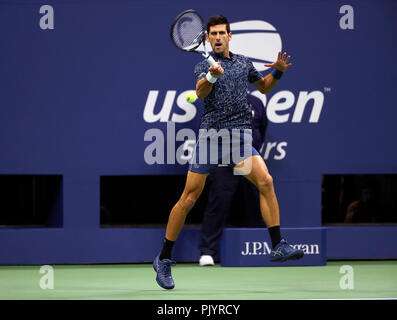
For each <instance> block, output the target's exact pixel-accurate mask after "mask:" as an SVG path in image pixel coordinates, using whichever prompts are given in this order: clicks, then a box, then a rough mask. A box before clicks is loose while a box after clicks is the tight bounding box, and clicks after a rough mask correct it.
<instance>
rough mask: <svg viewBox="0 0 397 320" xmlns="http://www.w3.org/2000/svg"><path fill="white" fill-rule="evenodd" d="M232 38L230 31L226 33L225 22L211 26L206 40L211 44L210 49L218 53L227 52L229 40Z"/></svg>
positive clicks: (225, 53) (224, 53) (226, 53)
mask: <svg viewBox="0 0 397 320" xmlns="http://www.w3.org/2000/svg"><path fill="white" fill-rule="evenodd" d="M231 39H232V33H231V32H229V33H227V29H226V24H218V25H216V26H211V27H210V30H209V34H208V35H207V41H208V42H209V43H210V44H211V47H212V51H213V52H215V53H217V54H220V55H228V54H229V41H230V40H231Z"/></svg>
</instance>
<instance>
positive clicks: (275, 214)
mask: <svg viewBox="0 0 397 320" xmlns="http://www.w3.org/2000/svg"><path fill="white" fill-rule="evenodd" d="M247 163H248V165H249V166H251V167H250V169H251V170H250V172H249V173H248V174H246V175H244V176H245V177H246V178H247V179H248V180H250V181H251V182H252V183H253V184H255V185H256V187H257V188H258V191H259V199H260V209H261V213H262V217H263V220H264V221H265V223H266V225H267V227H268V230H269V234H270V238H271V240H272V247H273V250H272V252H271V254H270V260H271V261H274V262H283V261H287V260H295V259H300V258H302V257H303V251H302V250H297V249H294V248H293V247H292V246H290V245H288V243H287V242H286V240H285V239H282V238H281V231H280V213H279V206H278V201H277V197H276V193H275V191H274V185H273V178H272V176H271V175H270V174H269V171H268V169H267V166H266V164H265V161H264V160H263V158H262V157H261V156H259V155H255V156H252V157H250V158H248V159H245V160H244V161H243V162H242V163H240V164H238V165H237V166H236V167H237V168H239V167H240V168H244V167H245V166H247Z"/></svg>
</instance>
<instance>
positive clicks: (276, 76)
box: [273, 69, 284, 80]
mask: <svg viewBox="0 0 397 320" xmlns="http://www.w3.org/2000/svg"><path fill="white" fill-rule="evenodd" d="M283 73H284V72H282V71H280V70H277V69H276V70H274V71H273V78H274V79H276V80H280V78H281V76H282V75H283Z"/></svg>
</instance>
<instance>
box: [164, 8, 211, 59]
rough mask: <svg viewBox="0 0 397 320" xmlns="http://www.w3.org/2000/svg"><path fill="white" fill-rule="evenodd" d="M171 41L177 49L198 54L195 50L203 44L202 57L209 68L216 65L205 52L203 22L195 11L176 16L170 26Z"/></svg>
mask: <svg viewBox="0 0 397 320" xmlns="http://www.w3.org/2000/svg"><path fill="white" fill-rule="evenodd" d="M171 40H172V42H173V43H174V45H175V46H176V47H177V48H179V49H181V50H183V51H188V52H196V53H200V52H198V51H196V49H197V48H198V47H199V46H200V45H201V44H203V47H204V53H202V55H203V56H204V58H205V59H206V60H207V62H208V64H209V65H210V66H215V65H217V63H216V62H215V60H214V58H212V57H211V55H210V54H209V53H208V52H207V48H206V46H205V27H204V21H203V18H201V16H200V15H199V14H198V13H197V12H196V11H195V10H185V11H183V12H181V13H180V14H178V16H177V17H176V18H175V20H174V22H173V24H172V26H171Z"/></svg>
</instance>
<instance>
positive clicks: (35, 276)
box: [0, 260, 397, 300]
mask: <svg viewBox="0 0 397 320" xmlns="http://www.w3.org/2000/svg"><path fill="white" fill-rule="evenodd" d="M342 266H350V267H351V268H350V267H348V268H347V269H346V268H345V269H343V268H341V267H342ZM41 267H42V266H39V265H37V266H32V265H30V266H26V265H25V266H0V299H1V300H52V299H55V300H70V299H71V300H274V299H276V300H285V299H287V300H295V299H393V298H394V299H396V298H397V261H396V260H385V261H328V262H327V265H326V266H316V267H254V268H249V267H244V268H237V267H236V268H229V267H221V266H220V265H219V264H218V265H216V266H213V267H200V266H199V265H198V264H197V263H178V264H177V265H176V266H174V267H173V269H172V273H173V277H174V280H175V284H176V286H175V289H174V290H170V291H167V290H164V289H162V288H160V287H159V286H158V285H157V283H156V281H155V272H154V271H153V268H152V265H151V264H101V265H99V264H96V265H51V267H52V271H48V269H45V268H43V269H44V270H42V272H43V273H40V268H41ZM50 270H51V269H50ZM346 270H349V271H348V272H347V271H346ZM51 272H52V274H51ZM50 277H52V280H50V279H51V278H50ZM51 281H52V283H51ZM51 284H52V286H53V289H50V288H48V287H51ZM343 284H345V285H343ZM347 284H349V285H350V287H351V288H352V289H349V288H347V289H343V287H346V285H347ZM42 287H44V288H45V287H47V289H43V288H42Z"/></svg>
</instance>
